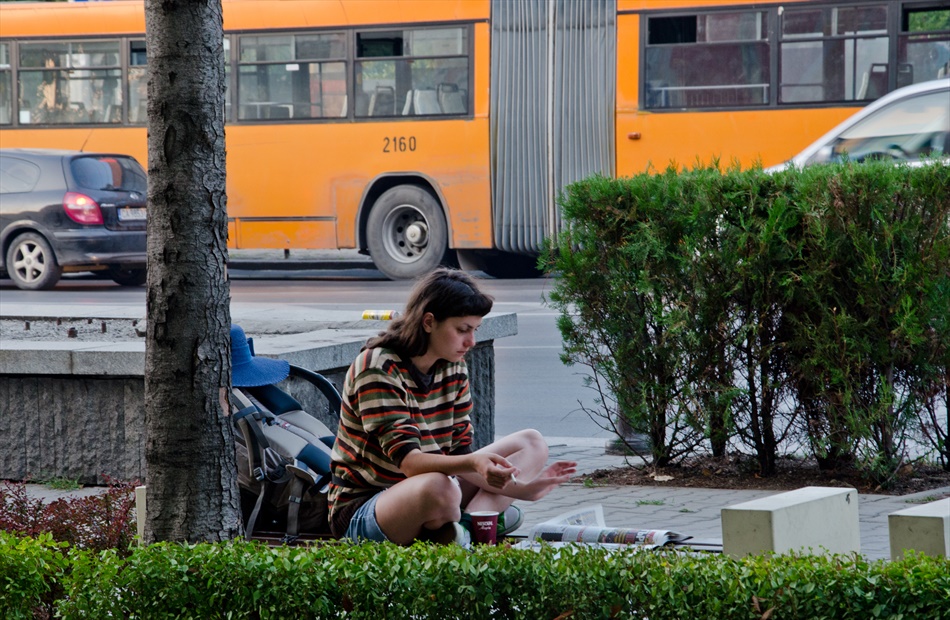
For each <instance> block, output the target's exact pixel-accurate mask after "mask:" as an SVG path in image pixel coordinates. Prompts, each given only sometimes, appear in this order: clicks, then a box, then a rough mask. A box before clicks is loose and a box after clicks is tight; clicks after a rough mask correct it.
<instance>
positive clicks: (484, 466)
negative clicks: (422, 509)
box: [399, 450, 517, 489]
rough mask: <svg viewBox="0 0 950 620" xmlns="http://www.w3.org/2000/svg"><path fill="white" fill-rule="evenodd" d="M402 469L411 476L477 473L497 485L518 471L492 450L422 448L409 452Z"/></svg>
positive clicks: (489, 482) (499, 485) (491, 484)
mask: <svg viewBox="0 0 950 620" xmlns="http://www.w3.org/2000/svg"><path fill="white" fill-rule="evenodd" d="M399 469H401V470H402V473H404V474H406V476H408V477H412V476H418V475H419V474H426V473H432V472H438V473H441V474H445V475H447V476H456V475H462V474H469V475H468V476H465V477H466V479H471V478H472V475H473V474H476V475H477V476H478V477H480V478H481V479H482V480H483V481H487V482H488V485H489V486H491V487H494V488H496V489H500V488H502V487H503V486H505V483H506V482H508V480H509V479H510V478H511V474H512V473H513V472H516V471H517V469H516V468H514V467H512V465H511V463H509V462H508V460H507V459H505V458H504V457H502V456H499V455H497V454H492V453H489V452H473V453H471V454H459V455H445V454H437V453H432V452H422V451H421V450H413V451H412V452H410V453H409V454H407V455H406V456H405V458H403V460H402V463H401V464H400V465H399Z"/></svg>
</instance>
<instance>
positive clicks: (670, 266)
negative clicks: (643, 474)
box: [546, 162, 950, 482]
mask: <svg viewBox="0 0 950 620" xmlns="http://www.w3.org/2000/svg"><path fill="white" fill-rule="evenodd" d="M561 202H562V207H563V217H564V223H565V226H564V232H563V233H561V234H559V235H557V237H556V238H555V239H553V240H552V241H551V243H550V245H549V250H550V251H549V252H548V253H547V265H546V268H547V269H548V270H549V271H551V272H553V273H555V274H556V275H557V276H558V279H557V281H556V283H555V286H554V287H553V289H552V292H551V293H550V300H551V302H552V304H553V306H554V307H555V308H557V309H558V310H560V312H561V317H560V321H559V327H560V329H561V333H562V336H563V338H564V354H563V355H562V357H563V359H564V360H565V362H567V363H577V364H582V365H586V366H589V367H590V368H591V369H592V379H593V381H594V382H595V383H596V386H597V387H598V388H599V389H600V392H601V395H602V404H603V407H602V411H599V412H595V413H599V414H601V415H602V416H603V417H604V418H605V419H609V420H611V422H612V423H616V422H617V421H622V422H624V423H625V424H626V425H627V426H629V427H630V428H632V429H633V430H634V431H639V432H642V433H646V434H648V435H649V436H650V438H651V441H652V451H653V453H652V457H653V459H654V461H655V462H656V463H657V464H661V465H663V464H669V463H672V462H677V461H679V460H682V459H683V458H685V457H687V456H690V455H693V454H695V453H697V452H698V451H711V452H712V453H713V454H716V455H722V454H724V453H725V451H726V449H727V447H729V446H730V445H736V444H740V445H741V446H744V447H745V448H747V449H749V450H750V451H751V452H753V453H754V454H755V455H756V457H757V459H758V462H759V466H760V470H761V472H762V473H763V474H766V475H769V474H771V473H773V472H774V468H775V462H776V457H777V455H778V454H780V453H781V452H784V451H787V450H790V449H797V448H798V447H799V446H801V445H804V446H805V447H806V449H808V450H810V453H811V455H813V456H815V457H817V458H818V460H819V462H820V464H821V465H822V466H823V467H828V468H831V467H835V466H838V465H840V464H841V463H843V462H852V461H857V462H858V464H859V466H861V467H862V468H864V470H865V472H866V473H867V474H868V477H869V478H873V479H875V480H877V481H878V482H883V481H886V480H887V478H888V476H889V475H890V474H891V473H892V472H893V471H894V470H895V469H896V468H897V467H898V466H899V465H900V464H901V463H902V462H903V460H904V459H905V458H906V457H907V454H908V451H909V450H908V448H909V446H911V445H912V443H913V442H917V443H918V444H920V445H923V446H925V448H926V449H930V450H931V451H932V452H933V454H934V455H935V458H936V459H937V460H939V461H940V462H941V463H942V464H943V465H944V467H946V468H948V469H950V442H948V441H947V431H948V429H947V426H946V421H945V419H941V417H940V416H939V415H938V414H936V412H939V411H940V409H941V406H943V407H945V406H946V403H947V398H948V388H950V318H948V317H950V312H948V310H947V309H948V308H950V166H947V165H941V164H928V165H923V166H920V167H914V168H911V167H907V166H895V165H892V164H887V163H882V162H873V163H872V162H867V163H863V164H860V165H857V164H848V163H844V164H838V165H831V166H813V167H809V168H806V169H804V170H797V169H791V170H787V171H783V172H779V173H775V174H767V173H765V172H764V171H762V170H761V169H754V170H740V169H733V170H726V171H721V170H719V169H718V168H700V169H696V170H690V171H685V172H683V171H680V170H676V169H669V170H667V171H666V172H664V173H662V174H652V175H651V174H643V175H639V176H636V177H633V178H628V179H606V178H602V177H595V178H591V179H587V180H585V181H582V182H578V183H575V184H573V185H571V186H569V187H568V189H567V191H566V194H565V195H564V196H563V197H562V201H561ZM617 430H618V434H622V433H623V432H624V430H625V429H624V428H623V427H622V426H618V428H617Z"/></svg>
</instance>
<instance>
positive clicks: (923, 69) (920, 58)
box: [897, 8, 950, 86]
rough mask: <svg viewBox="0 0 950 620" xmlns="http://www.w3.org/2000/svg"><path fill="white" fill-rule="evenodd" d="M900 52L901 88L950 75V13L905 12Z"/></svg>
mask: <svg viewBox="0 0 950 620" xmlns="http://www.w3.org/2000/svg"><path fill="white" fill-rule="evenodd" d="M897 50H898V51H897V63H898V64H897V67H898V71H897V86H907V85H908V84H915V83H917V82H926V81H927V80H936V79H939V78H942V77H947V76H948V75H950V9H939V10H938V9H932V8H931V9H913V10H911V9H907V10H905V11H904V15H903V19H902V23H901V35H900V36H899V37H898V39H897Z"/></svg>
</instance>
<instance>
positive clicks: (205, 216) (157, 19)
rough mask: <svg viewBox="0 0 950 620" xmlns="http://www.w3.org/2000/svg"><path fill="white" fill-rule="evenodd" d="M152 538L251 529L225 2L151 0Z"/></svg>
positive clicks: (188, 538)
mask: <svg viewBox="0 0 950 620" xmlns="http://www.w3.org/2000/svg"><path fill="white" fill-rule="evenodd" d="M145 23H146V44H147V48H148V70H149V80H148V173H149V189H148V206H149V219H148V293H147V316H148V333H147V338H146V347H145V425H146V432H147V440H146V453H145V459H146V485H147V488H148V490H147V506H148V508H147V511H146V513H147V514H146V542H153V541H159V540H172V541H183V542H198V541H217V540H227V539H231V538H233V537H234V536H236V535H238V534H240V533H241V516H240V515H241V513H240V495H239V492H238V489H237V482H236V480H237V470H236V465H235V461H234V443H233V437H232V435H231V429H230V417H229V409H228V404H227V395H228V387H229V384H230V376H231V365H230V354H229V351H230V342H229V338H230V331H229V330H230V323H231V315H230V288H229V285H228V281H227V211H226V194H225V148H224V93H225V71H224V47H223V40H224V31H223V19H222V10H221V2H220V0H189V1H187V2H185V1H181V0H146V2H145Z"/></svg>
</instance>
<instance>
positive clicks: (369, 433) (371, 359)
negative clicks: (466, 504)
mask: <svg viewBox="0 0 950 620" xmlns="http://www.w3.org/2000/svg"><path fill="white" fill-rule="evenodd" d="M431 373H432V374H431V381H428V382H427V381H426V379H427V378H428V377H426V376H425V375H422V373H421V372H419V370H418V369H416V367H415V366H413V365H412V363H411V362H410V361H409V360H407V359H403V358H402V357H401V356H400V355H398V354H397V353H395V352H394V351H391V350H389V349H383V348H375V349H369V350H366V351H363V352H362V353H360V355H359V357H357V358H356V361H354V362H353V364H352V365H351V366H350V368H349V370H348V371H347V373H346V379H345V380H344V382H343V407H342V410H341V413H340V427H339V430H338V431H337V436H336V443H335V444H334V447H333V456H332V463H331V469H332V473H333V481H332V482H331V484H330V494H329V502H330V518H331V520H332V519H333V515H335V514H337V513H338V512H339V511H340V510H342V509H343V507H344V506H345V505H347V504H348V503H350V502H352V501H354V500H361V499H362V500H365V499H366V498H367V497H369V496H372V495H373V494H375V493H377V492H379V491H381V490H382V489H385V488H388V487H391V486H393V485H394V484H396V483H397V482H399V481H400V480H404V479H405V478H406V476H405V474H403V473H402V472H401V471H400V469H399V464H400V463H401V462H402V459H403V458H404V457H405V456H406V455H407V454H408V453H409V452H411V451H412V450H414V449H417V448H418V449H419V450H421V451H422V452H441V453H442V454H466V453H469V452H471V451H472V425H471V422H470V420H469V414H470V413H471V410H472V400H471V394H470V393H469V384H468V369H467V368H466V366H465V362H464V361H461V362H458V363H450V362H447V361H445V360H439V361H438V362H436V364H435V365H434V366H433V367H432V369H431Z"/></svg>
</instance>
